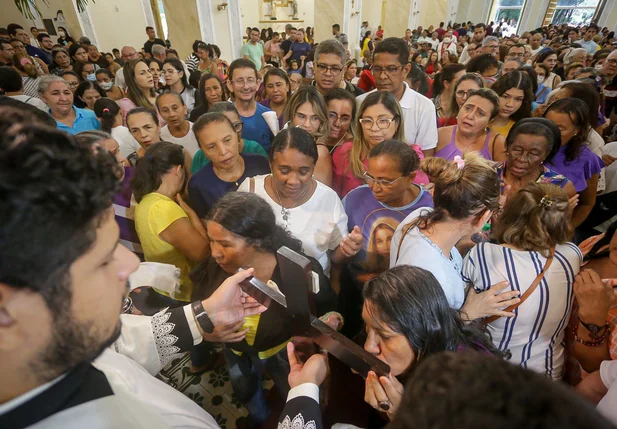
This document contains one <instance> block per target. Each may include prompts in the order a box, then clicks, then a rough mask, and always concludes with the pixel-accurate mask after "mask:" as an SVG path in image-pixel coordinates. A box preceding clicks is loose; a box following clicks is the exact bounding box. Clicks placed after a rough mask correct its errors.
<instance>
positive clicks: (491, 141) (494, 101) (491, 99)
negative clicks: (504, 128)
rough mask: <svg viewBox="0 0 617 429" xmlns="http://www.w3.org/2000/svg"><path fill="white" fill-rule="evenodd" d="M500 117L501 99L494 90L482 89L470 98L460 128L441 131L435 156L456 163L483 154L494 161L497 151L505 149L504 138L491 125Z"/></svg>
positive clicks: (460, 119) (472, 93)
mask: <svg viewBox="0 0 617 429" xmlns="http://www.w3.org/2000/svg"><path fill="white" fill-rule="evenodd" d="M498 113H499V97H498V96H497V94H495V92H494V91H493V90H491V89H478V90H476V91H473V92H471V93H470V94H469V98H467V101H466V102H465V104H463V107H461V109H460V111H459V113H458V115H457V117H456V120H457V125H454V126H451V127H442V128H439V130H438V136H439V140H438V142H437V147H436V148H435V156H436V157H440V158H444V159H447V160H449V161H452V160H453V159H454V158H455V157H456V156H458V157H462V156H463V155H464V154H465V153H469V152H475V151H478V152H480V155H481V156H482V157H484V158H486V159H488V160H492V159H493V157H494V155H495V148H496V147H503V141H504V138H503V136H501V135H499V134H497V133H491V129H490V128H489V127H490V124H491V121H492V120H493V119H495V117H496V116H497V114H498Z"/></svg>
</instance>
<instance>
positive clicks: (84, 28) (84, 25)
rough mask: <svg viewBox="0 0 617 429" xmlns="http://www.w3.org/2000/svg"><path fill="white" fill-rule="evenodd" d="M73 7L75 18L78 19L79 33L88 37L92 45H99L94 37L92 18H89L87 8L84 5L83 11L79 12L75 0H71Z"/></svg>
mask: <svg viewBox="0 0 617 429" xmlns="http://www.w3.org/2000/svg"><path fill="white" fill-rule="evenodd" d="M73 8H74V9H75V13H76V14H77V20H78V21H79V27H80V28H81V34H83V35H84V36H86V37H87V38H88V39H90V42H92V44H93V45H96V46H99V42H98V38H97V37H96V32H95V31H94V26H93V25H92V20H91V19H90V13H89V12H88V8H87V7H86V8H85V9H84V10H83V12H79V9H78V7H77V1H76V0H73Z"/></svg>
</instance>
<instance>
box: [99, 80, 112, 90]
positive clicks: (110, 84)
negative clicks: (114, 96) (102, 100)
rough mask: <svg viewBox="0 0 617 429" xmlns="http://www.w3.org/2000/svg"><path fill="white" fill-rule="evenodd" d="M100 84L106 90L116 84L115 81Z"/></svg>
mask: <svg viewBox="0 0 617 429" xmlns="http://www.w3.org/2000/svg"><path fill="white" fill-rule="evenodd" d="M99 86H100V87H101V88H103V89H104V90H105V91H109V90H110V89H111V87H112V86H114V83H113V82H111V81H109V82H101V83H100V84H99Z"/></svg>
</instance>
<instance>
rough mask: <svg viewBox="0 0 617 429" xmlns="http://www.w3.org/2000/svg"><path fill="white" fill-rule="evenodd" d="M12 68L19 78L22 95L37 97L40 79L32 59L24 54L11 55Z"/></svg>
mask: <svg viewBox="0 0 617 429" xmlns="http://www.w3.org/2000/svg"><path fill="white" fill-rule="evenodd" d="M13 66H14V67H15V70H17V71H18V72H19V75H20V76H21V81H22V85H23V88H24V94H25V95H27V96H29V97H38V96H39V82H40V79H39V75H38V72H37V69H36V65H35V63H34V61H32V58H31V57H30V56H29V55H28V54H27V53H25V52H23V53H21V52H20V53H17V54H13Z"/></svg>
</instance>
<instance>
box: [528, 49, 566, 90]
mask: <svg viewBox="0 0 617 429" xmlns="http://www.w3.org/2000/svg"><path fill="white" fill-rule="evenodd" d="M537 64H544V65H545V66H546V67H547V69H548V73H549V74H548V75H547V76H545V78H544V81H543V82H542V84H543V85H544V86H546V87H547V88H548V89H549V90H552V89H555V88H557V87H558V86H559V84H560V83H561V78H560V77H559V76H558V75H557V74H555V73H553V70H555V67H556V66H557V54H556V53H555V51H553V50H552V49H551V48H545V49H543V50H542V51H540V53H538V55H536V58H535V60H534V62H533V65H534V66H535V65H537Z"/></svg>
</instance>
